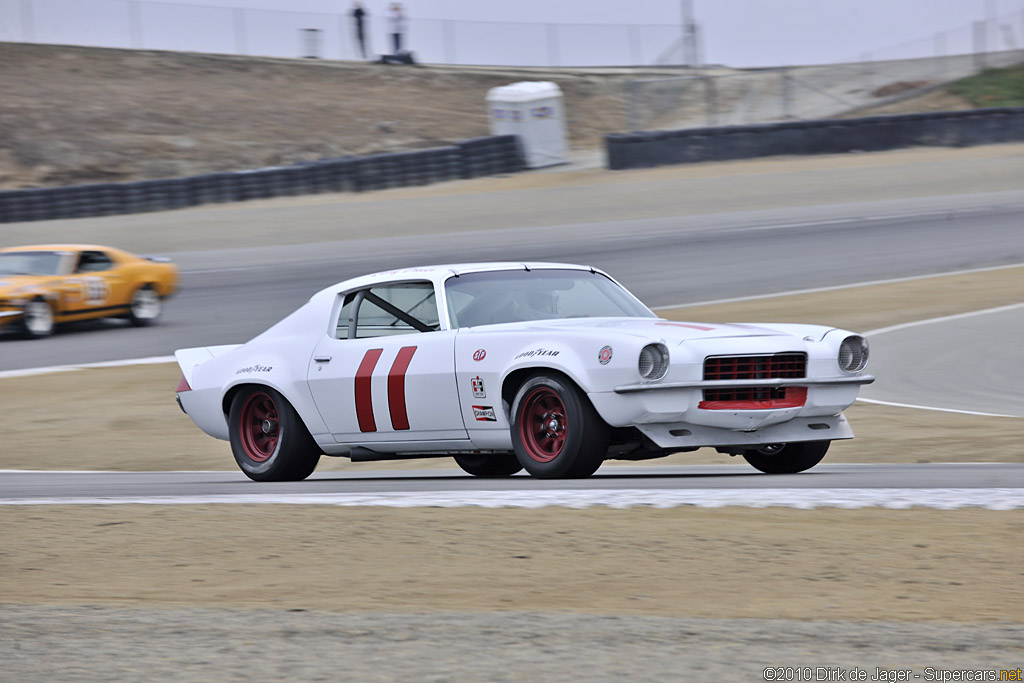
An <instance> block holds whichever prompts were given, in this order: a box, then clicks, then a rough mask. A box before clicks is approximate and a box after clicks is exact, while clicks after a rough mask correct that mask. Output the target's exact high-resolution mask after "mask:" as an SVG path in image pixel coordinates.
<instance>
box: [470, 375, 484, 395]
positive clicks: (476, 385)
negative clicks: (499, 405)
mask: <svg viewBox="0 0 1024 683" xmlns="http://www.w3.org/2000/svg"><path fill="white" fill-rule="evenodd" d="M473 398H487V392H486V391H484V381H483V380H482V379H480V375H477V376H476V377H474V378H473Z"/></svg>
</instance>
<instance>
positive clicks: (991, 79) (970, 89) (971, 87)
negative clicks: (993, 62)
mask: <svg viewBox="0 0 1024 683" xmlns="http://www.w3.org/2000/svg"><path fill="white" fill-rule="evenodd" d="M949 92H951V93H953V94H954V95H957V96H959V97H962V98H964V99H965V100H967V101H968V102H970V103H971V104H972V105H974V106H975V107H1024V64H1020V65H1017V66H1012V67H1009V68H1006V69H986V70H985V71H982V72H981V73H980V74H978V75H977V76H971V77H970V78H965V79H963V80H960V81H957V82H956V83H953V84H952V85H951V86H950V87H949Z"/></svg>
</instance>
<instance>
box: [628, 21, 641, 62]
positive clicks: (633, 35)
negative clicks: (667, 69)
mask: <svg viewBox="0 0 1024 683" xmlns="http://www.w3.org/2000/svg"><path fill="white" fill-rule="evenodd" d="M626 28H627V30H628V40H629V57H630V61H632V62H633V66H642V65H643V63H644V46H643V44H642V43H641V42H640V36H639V31H640V29H638V28H637V27H636V26H627V27H626Z"/></svg>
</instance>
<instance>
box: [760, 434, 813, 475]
mask: <svg viewBox="0 0 1024 683" xmlns="http://www.w3.org/2000/svg"><path fill="white" fill-rule="evenodd" d="M831 443H832V442H831V441H802V442H800V443H780V444H769V445H765V446H762V447H761V448H753V449H751V450H748V451H744V452H743V457H744V459H746V461H747V462H749V463H750V464H751V465H752V466H753V467H754V468H756V469H759V470H761V471H762V472H764V473H765V474H796V473H797V472H803V471H804V470H809V469H811V468H812V467H814V466H815V465H817V464H818V463H819V462H821V459H822V458H824V457H825V453H827V452H828V447H829V444H831Z"/></svg>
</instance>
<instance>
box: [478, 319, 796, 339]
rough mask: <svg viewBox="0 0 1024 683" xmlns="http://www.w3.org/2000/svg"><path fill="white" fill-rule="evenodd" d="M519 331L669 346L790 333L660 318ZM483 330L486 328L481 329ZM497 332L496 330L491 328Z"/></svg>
mask: <svg viewBox="0 0 1024 683" xmlns="http://www.w3.org/2000/svg"><path fill="white" fill-rule="evenodd" d="M508 325H510V326H512V325H514V326H515V327H516V329H519V330H522V329H528V330H531V331H536V332H538V333H543V332H579V333H583V334H587V333H593V334H594V335H596V336H600V335H606V334H609V333H616V334H626V335H630V336H635V337H638V338H641V339H645V340H653V339H662V340H664V341H665V343H666V344H669V345H672V344H682V343H684V342H688V341H696V340H704V339H722V338H730V337H780V336H790V335H791V332H789V331H781V330H777V329H772V328H769V327H761V326H758V325H751V324H747V323H703V322H681V321H677V320H662V319H660V318H570V319H564V320H537V321H533V322H529V323H508ZM480 329H481V330H483V329H487V328H480ZM490 329H494V328H490Z"/></svg>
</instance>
